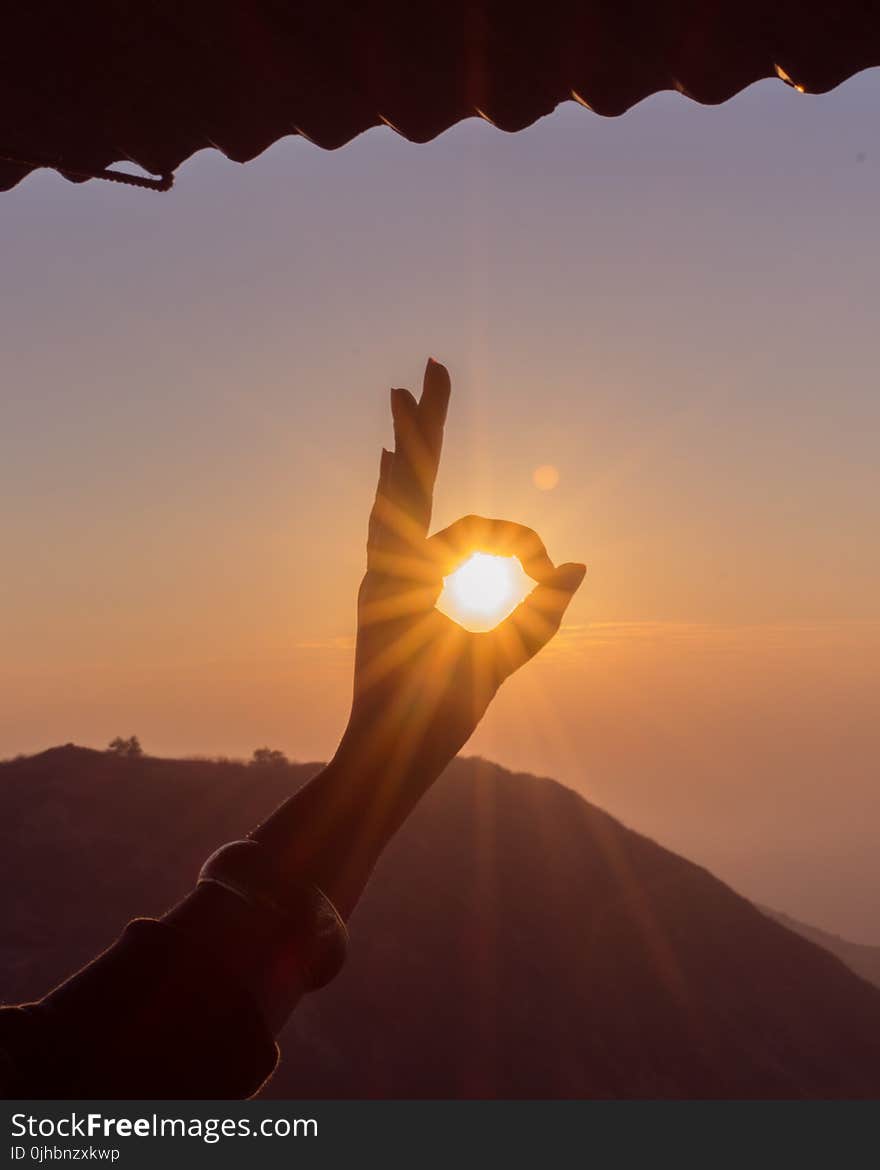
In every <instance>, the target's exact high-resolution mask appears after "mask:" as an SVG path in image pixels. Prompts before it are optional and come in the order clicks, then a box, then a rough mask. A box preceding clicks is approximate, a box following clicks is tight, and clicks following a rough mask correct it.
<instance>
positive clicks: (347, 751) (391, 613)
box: [340, 360, 586, 791]
mask: <svg viewBox="0 0 880 1170" xmlns="http://www.w3.org/2000/svg"><path fill="white" fill-rule="evenodd" d="M449 393H450V384H449V374H448V373H447V371H446V369H445V368H444V367H443V366H441V365H439V364H438V363H436V362H434V361H432V360H429V361H428V365H427V368H426V370H425V378H424V388H423V391H422V396H421V399H420V401H419V402H416V400H415V398H414V397H413V396H412V394H411V393H410V392H409V391H408V390H392V392H391V410H392V415H393V420H394V440H395V445H394V452H393V454H392V453H391V452H388V451H383V452H382V458H381V464H380V470H379V485H378V488H377V492H376V500H375V504H374V505H373V511H372V514H371V516H370V525H369V537H368V544H367V573H366V576H365V577H364V580H363V583H362V585H361V588H360V593H359V596H358V633H357V652H356V660H355V678H354V701H353V706H352V713H351V719H350V722H349V726H348V728H347V730H346V733H345V737H344V739H343V742H342V745H341V746H340V755H341V756H342V757H349V756H352V755H353V756H354V757H355V758H357V759H358V760H359V761H360V766H361V767H368V768H372V767H375V766H376V765H378V766H380V767H381V768H382V770H383V771H386V772H390V773H392V774H394V775H395V776H397V777H399V778H400V782H401V784H402V785H403V786H406V787H410V786H411V787H414V788H415V789H416V790H417V791H422V790H424V788H425V787H427V785H429V784H430V783H431V782H432V781H433V780H434V779H435V778H436V776H437V775H439V773H440V772H441V771H442V770H443V768H444V767H445V766H446V765H447V764H448V763H449V762H450V760H452V758H453V757H454V756H455V755H456V753H457V752H458V751H459V750H460V749H461V748H462V747H463V746H464V744H465V743H466V742H467V740H468V739H469V738H470V736H471V734H472V732H473V731H474V729H475V728H476V726H477V724H478V723H479V721H480V719H481V718H482V716H483V714H484V712H485V711H486V708H487V707H488V705H489V703H490V702H491V700H492V698H493V696H494V695H495V693H496V691H497V690H498V688H499V687H500V685H501V683H502V682H503V681H504V680H505V679H506V678H507V677H508V676H509V675H510V674H512V673H513V671H515V670H517V669H518V668H519V667H520V666H522V665H523V663H524V662H526V661H528V659H529V658H531V657H533V655H535V654H536V653H537V652H538V651H539V650H540V649H541V648H542V647H543V646H544V645H546V643H547V642H548V641H549V640H550V638H551V637H552V636H553V634H554V633H555V632H556V631H557V630H558V629H559V624H560V622H561V620H562V616H563V614H564V613H565V610H566V607H567V606H568V604H569V602H570V601H571V598H572V596H573V595H574V593H575V591H576V590H577V588H578V586H579V585H580V583H581V581H582V580H583V577H584V573H585V572H586V569H585V567H584V566H583V565H579V564H564V565H560V566H559V567H558V568H555V567H554V565H553V563H552V561H551V560H550V558H549V556H548V555H547V551H546V549H545V548H544V546H543V544H542V543H541V541H540V539H539V538H538V536H537V534H536V533H534V532H533V531H532V530H531V529H529V528H524V527H523V526H522V525H519V524H514V523H511V522H509V521H503V520H487V519H484V518H482V517H479V516H465V517H464V518H463V519H461V520H458V521H456V523H454V524H452V525H451V526H450V527H449V528H447V529H445V530H444V531H442V532H438V533H437V534H436V535H434V536H431V537H429V536H428V527H429V524H430V519H431V506H432V496H433V489H434V481H435V479H436V476H437V468H438V465H439V461H440V451H441V447H442V443H443V426H444V422H445V420H446V411H447V406H448V403H449ZM475 551H482V552H487V553H494V554H497V555H501V556H517V557H518V558H519V560H520V562H521V563H522V566H523V568H524V569H525V571H526V572H527V573H528V574H529V575H530V576H532V577H533V578H534V579H535V580H536V581H537V586H536V588H535V589H534V590H533V591H532V593H531V594H530V595H529V596H528V597H527V598H526V599H525V601H523V602H522V604H521V605H519V606H518V607H517V608H516V609H515V610H514V611H513V613H511V614H510V615H509V617H507V619H506V620H505V621H504V622H502V623H501V624H500V625H498V626H496V627H495V628H494V629H493V630H489V631H487V632H481V633H474V632H471V631H468V630H465V629H463V628H462V627H461V626H459V625H458V624H457V623H456V622H455V621H453V620H452V619H451V618H449V617H447V616H446V615H445V614H442V613H440V611H439V610H437V609H436V608H435V602H436V601H437V598H438V597H439V595H440V593H441V591H442V588H443V577H444V576H445V575H447V574H449V573H451V572H453V571H454V570H455V568H457V566H458V565H460V564H461V563H462V562H463V561H464V560H466V559H467V558H468V557H469V556H470V555H471V553H473V552H475Z"/></svg>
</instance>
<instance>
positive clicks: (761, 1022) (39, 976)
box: [0, 747, 880, 1098]
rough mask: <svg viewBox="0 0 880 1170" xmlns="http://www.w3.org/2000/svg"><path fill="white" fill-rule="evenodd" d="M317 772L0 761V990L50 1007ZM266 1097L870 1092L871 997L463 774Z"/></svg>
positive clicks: (500, 782) (831, 966)
mask: <svg viewBox="0 0 880 1170" xmlns="http://www.w3.org/2000/svg"><path fill="white" fill-rule="evenodd" d="M316 767H317V765H314V764H312V765H294V766H290V767H278V768H248V767H245V766H244V765H240V764H228V763H210V762H200V761H175V760H160V759H150V758H147V759H142V760H124V759H119V758H116V757H113V756H109V755H105V754H103V753H98V752H91V751H87V750H85V749H82V748H74V747H68V748H60V749H53V750H51V751H48V752H44V753H42V754H41V755H38V756H34V757H30V758H27V759H23V760H18V761H13V762H10V763H6V764H3V765H0V888H2V889H3V890H4V891H5V893H6V897H5V899H4V907H3V910H2V914H0V963H2V967H0V985H2V987H3V989H4V995H5V998H7V999H8V1000H11V1001H14V1000H16V999H23V998H28V997H33V996H36V995H39V994H42V992H44V991H45V990H47V989H48V988H49V987H50V986H51V985H52V984H53V983H55V982H56V981H57V980H58V979H59V978H61V977H62V976H64V975H65V974H67V973H68V972H69V971H71V970H72V969H74V968H75V967H77V966H78V965H79V964H81V963H82V962H84V961H85V960H87V959H88V958H89V957H90V956H91V955H92V954H94V953H95V952H96V951H97V950H98V949H99V948H100V947H102V946H104V945H106V943H107V942H109V941H110V940H111V939H112V938H113V937H114V936H115V934H116V933H117V932H118V930H119V929H120V928H121V927H122V925H123V924H124V923H125V921H126V920H127V919H128V918H129V917H131V916H133V915H136V914H151V913H159V912H160V911H161V910H162V909H163V908H165V907H166V906H167V905H168V904H170V903H171V902H173V901H175V900H176V899H178V898H180V897H181V896H183V895H184V894H185V893H186V891H187V890H188V889H189V888H190V884H191V882H192V880H193V877H194V875H195V874H196V872H197V871H198V868H199V865H200V863H201V861H202V859H203V858H204V857H205V856H206V855H207V854H208V852H210V851H211V850H212V849H213V848H214V847H215V846H216V845H217V844H219V843H221V842H223V841H226V840H230V839H232V838H234V837H237V836H240V835H241V834H242V833H243V832H245V831H246V830H247V829H248V828H250V827H251V826H252V825H253V824H255V823H256V822H257V821H259V820H260V819H261V818H262V817H264V816H265V815H266V814H267V813H268V812H269V811H270V810H271V809H272V808H273V807H275V806H276V805H277V804H278V803H279V802H280V801H281V800H282V799H284V797H285V796H287V795H288V794H289V792H291V791H292V790H293V789H294V788H295V787H296V786H297V785H299V784H300V783H302V782H303V780H304V779H305V778H307V776H308V775H309V774H311V773H312V772H313V771H314V770H315V768H316ZM282 1047H283V1050H284V1058H283V1062H282V1067H281V1069H280V1070H279V1073H278V1074H277V1075H276V1077H275V1079H274V1080H273V1081H272V1082H271V1083H270V1086H269V1089H268V1092H267V1095H270V1096H273V1097H301V1098H309V1097H316V1098H327V1097H349V1098H360V1097H513V1098H535V1097H637V1098H646V1097H665V1098H679V1097H703V1098H717V1097H723V1098H744V1097H878V1096H880V991H878V990H877V988H875V987H873V986H871V985H869V984H868V983H867V982H866V981H865V980H863V979H861V978H859V977H858V976H857V975H855V974H854V973H853V972H852V971H850V970H848V969H847V967H845V966H844V964H843V963H842V962H841V961H840V960H839V959H838V958H836V957H834V956H833V955H831V954H830V953H828V951H827V950H824V949H822V948H820V947H819V946H816V945H815V944H814V943H813V942H811V941H808V940H807V939H805V938H803V937H801V936H800V935H799V934H796V933H793V932H792V931H791V930H789V929H787V928H786V927H785V926H783V925H781V924H780V923H779V922H776V921H773V920H771V919H770V918H769V917H768V916H767V915H766V914H764V913H762V912H760V911H759V910H757V909H756V908H755V907H754V906H752V905H751V903H749V902H747V901H746V900H745V899H743V898H741V897H739V896H738V895H737V894H735V893H734V892H733V891H732V890H730V889H729V888H728V887H727V886H725V885H724V884H723V883H722V882H720V881H718V880H717V879H716V878H714V877H713V876H712V875H711V874H710V873H708V872H707V871H706V870H704V869H701V868H700V867H698V866H696V865H693V864H692V863H690V862H689V861H686V860H685V859H683V858H681V857H678V856H676V855H675V854H673V853H670V852H669V851H668V850H666V849H663V848H662V847H661V846H659V845H657V844H655V843H654V842H652V841H650V840H648V839H646V838H645V837H642V836H640V835H639V834H637V833H634V832H632V831H631V830H629V829H627V828H625V827H624V826H623V825H621V824H620V823H619V822H617V821H615V820H614V819H613V818H611V817H610V816H608V815H607V814H606V813H603V812H602V811H600V810H599V809H597V808H594V807H593V806H591V805H590V804H588V803H587V802H585V801H584V800H582V799H581V798H580V797H579V796H578V795H577V794H575V793H574V792H572V791H571V790H570V789H567V788H564V787H562V786H561V785H559V784H556V783H554V782H553V781H551V780H545V779H539V778H537V777H534V776H528V775H514V774H511V773H509V772H506V771H504V770H503V769H501V768H498V767H496V766H495V765H493V764H489V763H486V762H484V761H480V760H473V759H471V760H457V761H456V762H455V763H454V764H453V765H452V766H451V767H450V768H449V770H448V771H447V773H446V775H445V776H444V777H443V778H442V780H441V781H440V782H439V783H438V784H437V785H436V787H435V788H434V789H433V790H432V792H431V793H430V794H429V795H428V797H427V798H426V800H425V801H424V803H423V804H422V805H421V806H420V808H419V809H418V810H417V812H416V813H415V814H414V816H413V817H412V818H411V820H410V821H409V823H408V824H407V826H406V827H405V829H404V830H403V832H401V834H400V835H399V837H398V838H397V840H396V841H395V842H394V844H393V845H392V847H391V849H390V851H389V853H388V855H387V857H386V858H384V859H383V862H382V864H381V866H380V868H379V870H378V872H377V874H376V876H375V878H374V880H373V882H372V883H371V886H370V888H369V890H368V893H367V896H366V897H365V899H364V902H363V903H362V905H361V906H360V907H359V909H358V911H357V914H356V916H355V919H354V921H353V924H352V945H351V952H350V959H349V962H348V964H347V966H346V968H345V969H344V971H343V972H342V974H341V975H340V976H339V978H338V979H337V980H336V981H335V982H334V983H333V984H332V985H331V986H330V987H328V988H327V989H325V990H324V991H322V992H320V993H319V994H317V995H315V996H312V997H309V998H308V999H307V1000H306V1001H305V1002H304V1003H303V1004H302V1005H301V1006H300V1008H299V1010H298V1011H297V1013H296V1015H295V1016H294V1019H293V1021H292V1023H291V1024H290V1026H289V1027H288V1029H287V1030H286V1032H285V1034H284V1037H283V1039H282Z"/></svg>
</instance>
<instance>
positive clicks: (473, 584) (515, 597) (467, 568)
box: [437, 552, 535, 630]
mask: <svg viewBox="0 0 880 1170" xmlns="http://www.w3.org/2000/svg"><path fill="white" fill-rule="evenodd" d="M534 584H535V583H534V581H532V580H531V578H529V577H528V576H527V575H526V573H525V571H524V569H523V567H522V565H521V564H520V563H519V560H518V559H517V558H516V557H496V556H492V555H491V554H489V553H479V552H478V553H474V554H473V556H471V557H469V558H468V560H466V561H465V562H464V564H463V565H460V566H459V567H458V568H457V569H456V570H455V572H454V573H450V574H449V576H448V577H446V578H445V580H444V585H443V592H442V593H441V594H440V599H439V601H438V602H437V608H438V609H439V610H440V611H441V613H445V614H446V615H447V616H448V617H451V618H452V619H453V621H456V622H458V624H459V625H461V626H464V627H465V629H468V630H491V629H492V627H493V626H497V625H498V623H499V622H500V621H503V620H504V618H506V617H507V615H508V614H509V613H510V612H511V611H512V610H514V609H515V608H516V607H517V606H518V605H519V603H520V602H521V601H522V600H523V598H524V597H525V596H526V595H527V594H528V593H529V592H530V590H531V589H532V587H533V586H534Z"/></svg>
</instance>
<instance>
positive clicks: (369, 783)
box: [250, 741, 445, 919]
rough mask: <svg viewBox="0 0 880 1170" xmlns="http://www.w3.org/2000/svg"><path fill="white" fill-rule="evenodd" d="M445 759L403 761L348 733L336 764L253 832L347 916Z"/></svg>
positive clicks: (284, 866) (293, 874) (287, 870)
mask: <svg viewBox="0 0 880 1170" xmlns="http://www.w3.org/2000/svg"><path fill="white" fill-rule="evenodd" d="M444 763H445V761H444V762H440V761H432V762H430V763H429V762H425V761H420V762H419V763H418V764H415V765H413V764H410V765H408V766H403V765H402V764H400V763H395V762H394V759H393V756H392V754H391V753H389V754H388V755H386V756H385V757H384V759H381V758H378V757H376V756H375V755H374V753H372V752H371V751H370V749H369V747H368V746H366V745H364V744H358V745H357V747H354V746H352V745H350V744H347V743H346V742H345V741H343V745H342V746H341V748H340V751H339V752H338V753H337V754H336V756H335V757H334V759H333V760H332V762H331V763H330V764H328V765H327V767H326V768H324V769H323V770H322V771H321V772H319V773H318V775H317V776H315V777H313V778H312V779H311V780H310V781H309V782H308V783H307V784H306V785H305V786H304V787H303V788H301V789H300V790H299V792H297V793H295V794H294V795H293V796H292V797H291V798H290V799H289V800H287V801H286V802H285V803H284V804H282V805H281V807H280V808H278V809H277V810H276V811H275V812H274V813H273V814H272V815H271V816H270V817H269V818H268V819H267V820H266V821H264V822H263V824H261V825H260V826H259V828H257V829H255V830H254V832H252V833H251V834H250V836H251V838H252V839H253V840H255V841H258V842H260V843H261V844H263V845H265V846H266V848H267V849H268V850H269V851H270V852H271V853H272V855H273V857H274V858H275V860H276V863H277V864H278V866H279V867H280V869H281V870H282V872H283V873H284V874H285V875H287V876H288V878H289V879H290V880H296V879H297V878H299V879H300V880H304V881H307V882H310V883H313V884H314V885H316V886H318V888H319V889H321V890H322V891H323V892H324V893H325V894H326V895H327V897H328V898H329V899H330V900H331V902H332V903H333V904H334V906H335V907H336V909H337V910H338V911H339V913H340V915H341V916H342V918H344V919H347V918H348V917H349V916H350V915H351V913H352V911H353V909H354V907H355V905H356V904H357V901H358V899H359V898H360V896H361V894H362V893H363V890H364V887H365V886H366V884H367V881H368V880H369V877H370V874H371V873H372V871H373V868H374V867H375V864H376V862H377V861H378V859H379V857H380V855H381V853H382V851H383V849H384V848H385V846H386V845H387V844H388V842H389V841H390V840H391V838H392V837H393V836H394V834H395V833H396V831H397V830H398V829H399V828H400V826H401V825H402V824H403V822H404V821H405V820H406V818H407V817H408V816H409V814H410V812H411V811H412V809H413V808H414V807H415V805H416V804H417V803H418V800H419V799H420V798H421V796H422V795H423V793H424V792H425V790H426V789H427V788H428V787H429V786H430V785H431V783H433V781H434V780H435V779H436V778H437V775H439V772H440V771H441V770H442V767H443V766H444Z"/></svg>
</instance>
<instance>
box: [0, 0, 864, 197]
mask: <svg viewBox="0 0 880 1170" xmlns="http://www.w3.org/2000/svg"><path fill="white" fill-rule="evenodd" d="M3 23H4V27H3V37H2V41H0V190H2V189H5V188H9V187H11V186H13V185H14V184H16V183H17V182H19V180H21V179H22V178H23V177H24V176H25V175H26V174H27V173H28V172H29V171H30V170H32V169H33V168H34V166H37V165H48V166H52V167H56V168H57V169H59V170H61V171H62V172H66V173H67V174H68V177H71V178H79V179H81V178H83V177H88V176H89V175H90V174H94V173H97V172H100V171H101V170H102V169H104V168H106V167H108V166H110V165H111V164H113V163H115V162H119V161H121V160H126V159H127V160H131V161H134V162H136V163H138V164H139V165H140V166H141V167H143V168H144V169H145V170H146V171H149V172H151V173H152V174H154V175H162V176H166V177H167V178H166V185H167V182H168V180H169V179H170V176H171V174H172V172H173V171H174V170H175V168H176V167H178V166H179V165H180V163H181V162H182V161H183V160H184V159H186V158H188V157H189V156H190V155H191V154H193V153H194V152H195V151H197V150H200V149H203V148H205V147H216V148H218V149H220V150H222V151H223V152H224V153H225V154H227V155H228V156H229V157H230V158H232V159H235V160H237V161H239V162H244V161H247V160H248V159H251V158H253V157H254V156H255V155H258V154H260V152H261V151H263V150H265V149H266V148H267V147H268V146H270V145H271V144H272V143H273V142H275V141H276V140H277V139H279V138H282V137H284V136H285V135H289V134H302V135H304V136H306V137H307V138H309V139H311V140H312V141H313V142H315V143H317V144H318V145H319V146H322V147H325V148H327V149H334V148H336V147H339V146H342V145H343V144H344V143H346V142H348V141H349V140H350V139H352V138H354V137H355V135H357V134H360V133H361V132H362V131H364V130H366V129H368V128H369V127H371V126H376V125H380V124H382V123H386V124H388V125H391V126H392V127H393V128H394V129H396V130H397V131H399V133H401V134H403V135H405V136H406V137H407V138H409V139H411V140H413V141H415V142H424V141H426V140H428V139H430V138H433V137H434V136H435V135H437V134H440V133H441V132H442V131H444V130H446V129H447V128H448V127H450V126H452V125H453V124H455V123H456V122H458V121H460V120H461V119H462V118H467V117H472V116H475V115H476V116H482V117H485V118H487V119H489V120H490V121H492V122H493V123H495V124H496V125H497V126H499V127H501V128H502V129H504V130H519V129H521V128H522V127H524V126H528V125H529V124H530V123H532V122H534V121H535V120H536V119H537V118H539V117H541V116H542V115H544V114H547V113H549V112H550V111H551V110H553V109H554V107H555V106H557V105H558V104H559V103H560V102H563V101H567V100H575V101H580V102H582V103H583V104H584V105H588V106H589V107H590V108H591V109H593V110H594V111H596V112H597V113H599V114H605V115H614V114H621V113H623V112H624V111H625V110H627V109H629V108H630V107H631V106H633V105H634V104H635V103H636V102H638V101H640V100H641V99H642V98H644V97H647V96H648V95H649V94H652V93H655V92H657V91H659V90H667V89H674V90H679V91H680V92H681V93H684V94H687V95H688V96H689V97H691V98H694V99H695V100H697V101H699V102H706V103H717V102H722V101H725V100H727V99H728V98H729V97H731V96H732V95H733V94H735V93H737V92H738V91H739V90H741V89H743V88H744V87H745V86H747V85H749V84H751V83H752V82H754V81H757V80H759V79H760V78H763V77H773V76H777V77H781V78H782V79H783V80H787V81H789V82H790V83H791V84H794V85H796V86H797V87H798V88H803V89H804V90H807V91H810V92H823V91H825V90H828V89H831V88H832V87H834V86H836V85H838V84H840V82H841V81H843V80H845V79H846V78H847V77H850V76H851V75H852V74H853V73H856V72H858V71H859V70H862V69H865V68H867V67H869V66H871V65H878V64H880V15H878V9H877V7H876V5H872V4H866V3H864V0H834V3H830V2H829V0H773V3H767V2H766V0H627V2H622V0H544V2H543V3H541V4H526V3H523V2H519V3H517V2H511V0H507V2H503V0H423V2H422V3H420V4H412V3H410V2H409V0H360V2H359V3H358V4H347V3H342V2H340V0H301V2H299V3H296V2H295V0H187V2H186V3H180V2H179V0H155V2H153V3H150V4H120V3H119V2H118V0H90V3H88V4H71V3H69V0H55V2H54V3H52V2H51V0H49V2H48V3H41V4H20V5H16V6H14V7H12V8H8V9H7V11H6V12H5V14H4V22H3ZM2 160H5V161H2ZM10 160H12V161H10Z"/></svg>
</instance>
